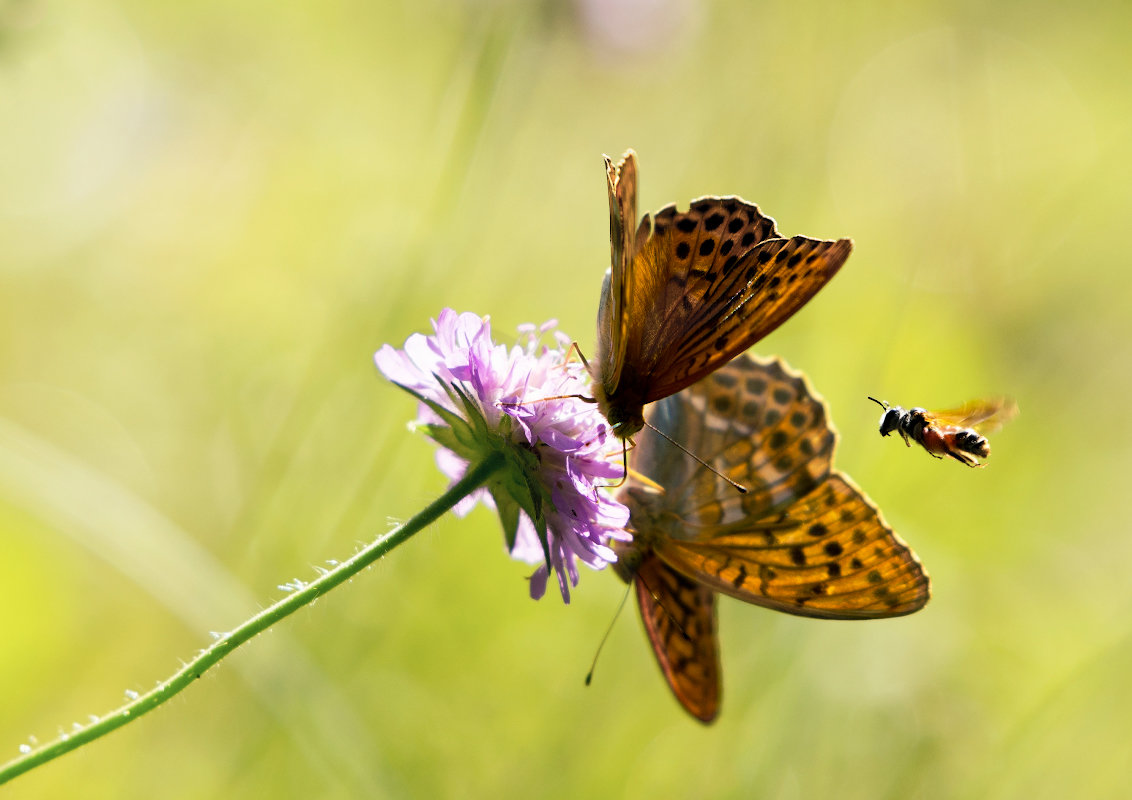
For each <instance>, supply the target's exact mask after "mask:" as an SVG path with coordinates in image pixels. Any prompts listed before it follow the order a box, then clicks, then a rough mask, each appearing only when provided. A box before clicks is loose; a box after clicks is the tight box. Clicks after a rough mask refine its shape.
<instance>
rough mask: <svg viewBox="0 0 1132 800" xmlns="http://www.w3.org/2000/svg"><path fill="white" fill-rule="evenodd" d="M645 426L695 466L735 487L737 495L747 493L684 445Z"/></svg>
mask: <svg viewBox="0 0 1132 800" xmlns="http://www.w3.org/2000/svg"><path fill="white" fill-rule="evenodd" d="M645 425H646V426H647V427H648V428H649V429H650V430H653V431H656V432H657V433H658V434H660V435H661V436H662V437H663V438H665V439H667V440H668V441H669V442H670V443H671V444H672V445H673V446H675V447H676V449H677V450H679V451H680V452H682V453H684V455H686V456H688V457H689V458H691V459H692V460H693V461H695V462H696V463H697V464H699V465H700V466H702V467H706V468H707V469H708V470H709V471H710V472H712V473H714V474H715V475H717V476H719V477H720V478H723V480H725V481H727V482H728V483H730V484H731V485H732V486H734V487H735V488H736V489H738V490H739V493H740V494H746V493H747V487H746V486H743V485H742V484H740V483H736V482H735V481H733V480H731V479H730V478H728V477H727V476H726V475H724V474H723V473H722V472H720V471H719V470H717V469H716V468H715V467H713V466H712V465H711V464H709V463H707V462H706V461H704V460H703V459H702V458H700V457H699V456H698V455H696V454H695V453H693V452H692V451H691V450H689V449H688V448H687V447H685V446H684V445H682V444H680V443H679V442H678V441H676V440H675V439H673V438H672V437H671V436H669V435H668V434H667V433H665V432H664V431H662V430H661V429H660V428H658V427H656V426H655V425H651V424H649V423H648V422H646V423H645Z"/></svg>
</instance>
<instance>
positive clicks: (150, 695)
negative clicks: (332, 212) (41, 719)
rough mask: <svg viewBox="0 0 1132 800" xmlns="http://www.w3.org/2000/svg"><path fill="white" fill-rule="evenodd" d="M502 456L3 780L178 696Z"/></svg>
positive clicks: (484, 474)
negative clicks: (348, 557) (182, 665)
mask: <svg viewBox="0 0 1132 800" xmlns="http://www.w3.org/2000/svg"><path fill="white" fill-rule="evenodd" d="M503 460H504V459H503V455H502V454H501V453H498V452H495V453H491V454H489V455H488V456H487V457H486V458H485V459H484V460H483V461H482V462H481V463H480V464H477V465H476V466H474V467H472V468H471V469H469V470H468V472H467V473H466V474H465V475H464V477H463V478H461V479H460V480H459V481H457V482H456V484H455V485H454V486H452V488H450V489H449V490H448V491H446V492H445V493H444V494H443V495H441V496H440V497H438V498H437V499H436V500H434V501H433V502H432V503H430V504H429V505H428V506H427V507H426V508H425V509H424V510H423V511H421V512H420V513H419V514H417V515H416V516H414V517H413V518H412V519H410V520H407V521H406V522H404V523H403V524H401V525H399V526H398V527H397V528H395V529H394V530H392V531H390V532H389V533H387V534H386V535H385V536H382V537H381V538H380V539H377V540H376V541H374V542H372V543H371V544H368V545H366V546H365V547H364V548H362V549H361V550H359V551H358V552H357V553H356V554H355V555H354V556H353V557H351V558H350V559H349V560H347V561H343V562H342V563H341V564H338V565H336V566H335V567H334V568H333V569H331V570H329V571H328V572H326V573H324V574H323V575H321V576H320V577H319V578H318V579H317V580H315V581H312V582H311V583H308V584H306V585H305V586H304V587H303V588H302V589H299V590H298V591H296V592H292V593H291V594H289V595H287V597H285V598H283V599H282V600H280V601H279V602H278V603H276V604H275V605H273V606H271V607H269V608H266V609H264V610H263V611H261V612H260V613H258V614H256V615H255V616H254V617H252V618H251V619H249V620H248V621H247V622H244V623H243V624H242V625H240V626H239V627H237V628H235V629H233V630H231V631H229V632H228V633H226V634H224V635H223V636H221V637H220V638H219V639H217V640H216V641H215V642H213V644H212V646H211V647H209V648H207V649H205V650H202V651H201V652H200V654H199V655H198V656H197V657H196V658H194V659H193V660H192V661H190V662H188V663H187V664H185V666H184V667H182V668H181V669H180V670H178V671H177V672H176V673H174V674H173V676H172V677H171V678H169V679H168V680H166V681H163V682H162V683H159V684H158V685H157V686H156V688H154V689H152V690H150V691H148V692H146V693H145V694H143V695H139V696H138V697H136V698H134V699H132V700H131V701H130V702H129V703H126V704H125V705H124V706H121V707H119V708H117V709H115V710H114V711H111V712H110V713H109V714H106V715H104V716H103V717H101V718H100V719H99V720H97V721H96V722H92V723H91V724H90V725H87V726H85V727H83V729H82V730H79V731H75V732H73V733H70V734H66V733H65V734H63V735H61V736H60V737H59V738H58V739H56V740H55V741H53V742H48V743H47V744H45V745H43V746H42V747H39V748H37V749H35V750H31V751H29V752H27V753H24V754H23V755H21V756H20V757H19V758H16V759H13V760H12V761H9V762H8V763H7V764H4V765H3V766H0V784H4V783H7V782H8V781H10V780H12V778H15V777H16V776H17V775H22V774H23V773H25V772H27V771H28V770H31V769H34V768H35V767H38V766H40V765H42V764H46V763H47V762H48V761H51V760H53V759H56V758H58V757H59V756H61V755H63V754H64V753H69V752H70V751H72V750H75V749H76V748H79V747H81V746H83V745H84V744H86V743H87V742H93V741H94V740H95V739H99V738H101V737H103V736H105V735H106V734H108V733H110V731H112V730H114V729H116V728H120V727H122V726H123V725H125V724H126V723H128V722H131V721H132V720H135V719H137V718H138V717H140V716H142V715H143V714H145V713H146V712H149V711H152V710H153V709H155V708H157V707H158V706H159V705H161V704H162V703H164V702H166V701H167V700H169V699H170V698H172V697H173V696H174V695H177V694H179V693H180V692H181V691H182V690H183V689H185V688H186V687H188V686H189V685H190V684H192V683H193V681H195V680H196V679H197V678H199V677H200V676H201V675H203V674H204V673H205V672H206V671H208V670H209V669H210V668H211V667H213V666H215V665H216V664H218V663H219V662H220V661H221V660H222V659H223V658H224V657H225V656H227V655H228V654H229V653H231V652H232V651H233V650H235V649H236V648H237V647H239V646H240V645H242V644H243V643H244V642H246V641H248V640H249V639H251V638H252V637H253V636H255V635H256V634H259V633H262V632H263V631H265V630H267V629H268V628H269V627H270V626H272V625H274V624H275V623H276V622H278V621H279V620H281V619H283V618H284V617H286V616H289V615H290V614H293V613H294V612H295V611H298V610H299V609H300V608H302V607H303V606H305V605H308V604H310V603H312V602H314V601H315V600H317V599H318V598H319V597H321V596H322V595H323V594H325V593H326V592H328V591H330V590H331V589H333V588H334V587H335V586H337V585H338V584H340V583H342V582H343V581H347V580H349V579H350V578H352V577H354V576H355V575H357V574H358V573H359V572H361V571H362V570H363V569H365V568H366V567H368V566H369V565H370V564H372V563H373V562H374V561H376V560H377V559H379V558H381V557H382V556H383V555H385V554H386V553H388V552H389V551H390V550H392V549H393V548H394V547H396V546H397V545H399V544H401V543H402V542H404V541H405V540H406V539H408V538H409V537H410V536H412V535H413V534H414V533H416V532H417V531H419V530H421V529H422V528H424V527H426V526H428V525H429V524H431V523H433V522H435V521H436V520H437V519H438V518H439V517H440V516H441V515H442V514H444V513H445V512H446V511H448V510H449V509H451V508H452V506H454V505H456V503H457V502H459V501H460V500H462V499H463V498H465V497H467V496H468V495H469V494H471V492H473V491H474V490H476V489H478V488H479V487H480V486H482V485H483V484H484V483H485V482H486V481H487V480H488V479H489V478H490V477H491V476H492V475H493V474H494V473H495V472H496V471H498V470H499V469H500V467H502V466H503Z"/></svg>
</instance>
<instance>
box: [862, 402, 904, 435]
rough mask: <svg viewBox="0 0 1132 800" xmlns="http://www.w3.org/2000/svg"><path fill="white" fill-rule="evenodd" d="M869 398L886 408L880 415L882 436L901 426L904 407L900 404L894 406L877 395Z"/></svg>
mask: <svg viewBox="0 0 1132 800" xmlns="http://www.w3.org/2000/svg"><path fill="white" fill-rule="evenodd" d="M869 399H870V400H872V401H873V402H874V403H876V404H877V405H878V406H880V407H881V408H883V409H884V413H883V414H881V416H880V435H881V436H888V434H890V433H892V432H893V431H894V430H896V429H897V428H899V427H900V420H901V418H902V417H903V416H904V409H902V408H901V407H900V406H896V407H895V408H892V407H890V406H889V405H888V403H886V402H884V401H883V400H877V399H876V398H875V397H870V398H869Z"/></svg>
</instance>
